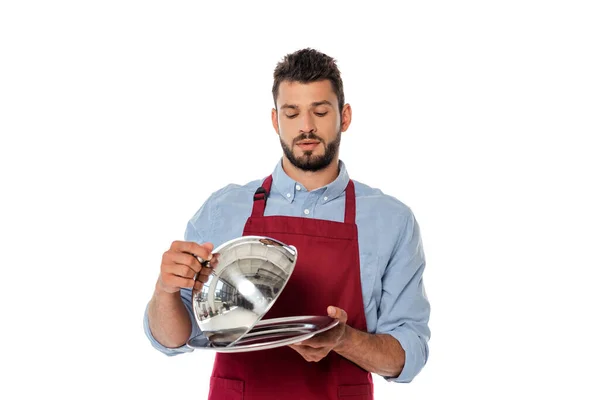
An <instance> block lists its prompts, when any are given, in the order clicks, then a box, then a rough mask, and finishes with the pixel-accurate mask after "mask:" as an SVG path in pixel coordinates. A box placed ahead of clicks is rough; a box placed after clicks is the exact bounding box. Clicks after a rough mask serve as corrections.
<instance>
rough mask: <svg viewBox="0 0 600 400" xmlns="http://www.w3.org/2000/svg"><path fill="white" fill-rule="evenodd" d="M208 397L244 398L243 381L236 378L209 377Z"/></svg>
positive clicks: (222, 399)
mask: <svg viewBox="0 0 600 400" xmlns="http://www.w3.org/2000/svg"><path fill="white" fill-rule="evenodd" d="M208 398H209V399H218V400H243V399H244V381H238V380H236V379H225V378H217V377H215V376H213V377H211V378H210V391H209V393H208Z"/></svg>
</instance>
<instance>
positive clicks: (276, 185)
mask: <svg viewBox="0 0 600 400" xmlns="http://www.w3.org/2000/svg"><path fill="white" fill-rule="evenodd" d="M282 160H283V158H281V159H280V160H279V162H278V163H277V166H276V167H275V170H274V171H273V189H275V191H277V192H278V193H280V194H281V195H282V196H283V197H284V198H285V199H287V201H288V202H290V203H291V202H292V201H294V197H295V196H296V192H297V191H299V190H300V191H301V190H303V191H306V188H305V187H304V186H303V185H302V184H301V183H300V182H296V181H294V180H293V179H292V178H290V177H289V176H288V174H286V173H285V171H284V170H283V165H282ZM339 168H340V172H339V174H338V176H337V177H336V178H335V180H334V181H333V182H331V183H330V184H328V185H325V186H323V187H321V188H318V189H314V190H313V192H316V191H319V190H321V191H322V192H324V193H323V197H322V198H323V203H327V202H329V201H331V200H333V199H335V198H338V197H339V196H341V195H342V194H343V193H344V191H345V190H346V186H348V182H350V177H349V176H348V171H347V170H346V165H345V164H344V163H343V162H342V160H340V161H339ZM298 188H300V189H298Z"/></svg>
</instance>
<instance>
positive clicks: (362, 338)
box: [291, 306, 404, 376]
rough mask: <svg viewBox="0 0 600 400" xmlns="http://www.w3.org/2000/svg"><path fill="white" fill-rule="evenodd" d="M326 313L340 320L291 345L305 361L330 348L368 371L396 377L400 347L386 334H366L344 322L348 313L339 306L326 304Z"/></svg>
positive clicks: (401, 362) (401, 357)
mask: <svg viewBox="0 0 600 400" xmlns="http://www.w3.org/2000/svg"><path fill="white" fill-rule="evenodd" d="M327 313H328V315H329V316H330V317H332V318H336V319H338V320H339V321H340V323H339V324H338V325H337V326H336V327H335V328H333V329H331V330H329V331H327V332H324V333H322V334H320V335H317V336H315V337H313V338H311V339H308V340H305V341H303V342H300V343H296V344H292V345H291V347H292V348H293V349H294V350H296V351H297V352H298V353H300V354H301V355H302V356H303V357H304V359H305V360H306V361H313V362H317V361H320V360H321V359H322V358H324V357H325V356H326V355H327V354H329V352H330V351H331V350H333V351H335V352H336V353H338V354H339V355H341V356H342V357H344V358H346V359H348V360H350V361H352V362H353V363H355V364H356V365H358V366H359V367H361V368H362V369H364V370H367V371H369V372H374V373H376V374H379V375H382V376H398V375H399V374H400V372H401V371H402V367H403V366H404V349H403V348H402V346H401V345H400V343H399V342H398V341H397V340H396V339H395V338H394V337H392V336H390V335H387V334H370V333H367V332H362V331H359V330H357V329H354V328H352V327H350V326H349V325H346V321H347V320H348V315H347V314H346V311H344V310H342V309H341V308H337V307H333V306H329V307H328V308H327Z"/></svg>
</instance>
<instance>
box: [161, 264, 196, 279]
mask: <svg viewBox="0 0 600 400" xmlns="http://www.w3.org/2000/svg"><path fill="white" fill-rule="evenodd" d="M164 272H165V273H167V274H170V275H175V276H179V277H182V278H186V279H191V278H193V277H194V275H196V271H194V270H193V269H191V268H190V267H188V266H187V265H183V264H165V266H164Z"/></svg>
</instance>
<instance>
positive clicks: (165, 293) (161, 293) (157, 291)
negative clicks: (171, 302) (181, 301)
mask: <svg viewBox="0 0 600 400" xmlns="http://www.w3.org/2000/svg"><path fill="white" fill-rule="evenodd" d="M154 296H155V297H160V298H167V299H176V298H180V297H181V293H180V291H179V290H176V291H174V292H171V291H170V290H167V289H166V288H165V287H164V286H163V284H162V282H161V281H160V279H159V280H157V281H156V285H155V286H154Z"/></svg>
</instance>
